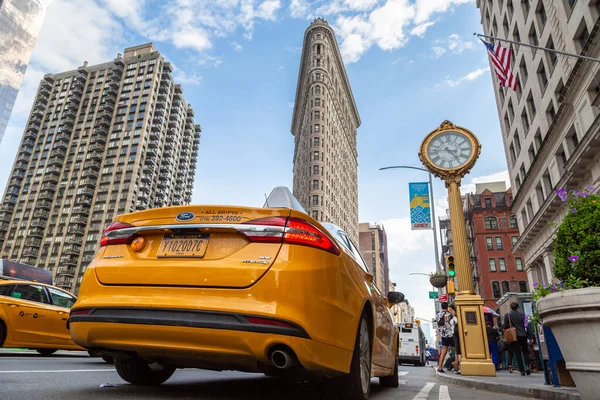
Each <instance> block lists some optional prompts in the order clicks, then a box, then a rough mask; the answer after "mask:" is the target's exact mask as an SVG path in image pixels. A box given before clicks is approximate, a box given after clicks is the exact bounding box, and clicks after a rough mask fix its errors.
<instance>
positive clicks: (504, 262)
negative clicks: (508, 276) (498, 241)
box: [498, 258, 506, 272]
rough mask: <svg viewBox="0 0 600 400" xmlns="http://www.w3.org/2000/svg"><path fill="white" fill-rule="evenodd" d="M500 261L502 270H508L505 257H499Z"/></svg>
mask: <svg viewBox="0 0 600 400" xmlns="http://www.w3.org/2000/svg"><path fill="white" fill-rule="evenodd" d="M498 263H499V264H500V271H501V272H506V260H505V259H504V258H499V259H498Z"/></svg>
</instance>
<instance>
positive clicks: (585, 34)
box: [575, 19, 590, 51]
mask: <svg viewBox="0 0 600 400" xmlns="http://www.w3.org/2000/svg"><path fill="white" fill-rule="evenodd" d="M578 31H579V33H578V34H577V36H576V37H575V40H576V41H577V43H578V44H579V51H581V50H583V48H584V47H585V44H586V43H587V40H588V38H589V37H590V33H589V31H588V28H587V25H586V24H585V19H582V20H581V24H580V27H579V29H578Z"/></svg>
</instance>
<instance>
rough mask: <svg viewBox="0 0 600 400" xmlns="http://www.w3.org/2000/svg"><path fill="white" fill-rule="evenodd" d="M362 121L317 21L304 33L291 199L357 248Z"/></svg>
mask: <svg viewBox="0 0 600 400" xmlns="http://www.w3.org/2000/svg"><path fill="white" fill-rule="evenodd" d="M359 126H360V117H359V115H358V110H357V109H356V104H355V102H354V97H353V96H352V89H351V88H350V83H349V81H348V76H347V75H346V70H345V68H344V63H343V62H342V57H341V55H340V50H339V47H338V44H337V41H336V39H335V34H334V32H333V29H332V28H331V27H330V26H329V24H328V23H327V22H326V21H324V20H323V19H320V18H317V19H316V20H315V21H314V22H313V23H312V24H310V26H309V27H308V28H307V29H306V31H305V33H304V43H303V46H302V59H301V62H300V71H299V73H298V86H297V89H296V101H295V103H294V115H293V118H292V128H291V130H292V135H294V196H295V197H296V198H297V199H298V201H299V202H300V204H302V206H303V207H304V209H305V210H306V211H307V212H308V213H309V214H310V215H311V216H312V217H313V218H314V219H316V220H318V221H324V222H331V223H334V224H336V225H338V226H340V227H341V228H342V229H344V230H345V231H346V232H347V233H348V235H349V236H350V238H351V239H352V240H353V241H354V243H358V175H357V168H358V153H357V151H356V129H357V128H358V127H359Z"/></svg>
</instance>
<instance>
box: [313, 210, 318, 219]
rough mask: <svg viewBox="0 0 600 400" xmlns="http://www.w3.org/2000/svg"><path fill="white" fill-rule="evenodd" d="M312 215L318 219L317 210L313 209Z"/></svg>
mask: <svg viewBox="0 0 600 400" xmlns="http://www.w3.org/2000/svg"><path fill="white" fill-rule="evenodd" d="M312 216H313V218H314V219H316V220H318V219H319V212H318V211H313V212H312Z"/></svg>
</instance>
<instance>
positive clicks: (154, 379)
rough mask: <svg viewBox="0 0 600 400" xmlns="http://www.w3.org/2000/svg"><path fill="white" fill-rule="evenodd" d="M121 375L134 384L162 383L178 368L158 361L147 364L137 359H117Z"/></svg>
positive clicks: (118, 370) (116, 363)
mask: <svg viewBox="0 0 600 400" xmlns="http://www.w3.org/2000/svg"><path fill="white" fill-rule="evenodd" d="M115 369H116V370H117V373H118V374H119V376H120V377H121V378H122V379H123V380H124V381H126V382H129V383H131V384H132V385H144V386H150V385H160V384H161V383H163V382H165V381H166V380H167V379H169V378H170V377H171V375H173V373H174V372H175V369H176V368H173V367H166V366H164V365H160V364H158V363H153V364H147V363H145V362H143V361H141V360H137V359H124V360H120V359H115Z"/></svg>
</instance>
